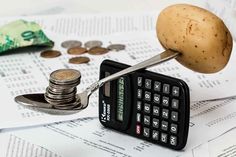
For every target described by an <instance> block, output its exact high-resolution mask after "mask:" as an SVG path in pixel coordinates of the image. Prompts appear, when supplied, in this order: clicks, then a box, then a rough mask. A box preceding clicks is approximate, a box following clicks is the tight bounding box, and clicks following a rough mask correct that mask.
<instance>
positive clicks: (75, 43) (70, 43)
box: [61, 40, 82, 49]
mask: <svg viewBox="0 0 236 157" xmlns="http://www.w3.org/2000/svg"><path fill="white" fill-rule="evenodd" d="M81 45H82V42H81V41H78V40H66V41H64V42H62V43H61V47H63V48H67V49H69V48H72V47H80V46H81Z"/></svg>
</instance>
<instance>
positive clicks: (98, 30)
mask: <svg viewBox="0 0 236 157" xmlns="http://www.w3.org/2000/svg"><path fill="white" fill-rule="evenodd" d="M157 15H158V12H148V13H146V12H145V13H144V12H133V13H110V14H103V13H98V14H68V15H47V16H30V17H27V16H26V17H24V16H20V17H7V18H1V19H0V25H3V24H5V23H7V22H10V21H13V20H16V19H25V20H30V21H35V22H37V23H39V24H40V25H41V26H42V28H43V29H45V30H48V31H51V32H54V33H58V34H60V35H74V36H78V37H79V38H81V37H91V36H102V35H111V34H114V33H121V32H142V31H153V30H155V28H156V18H157Z"/></svg>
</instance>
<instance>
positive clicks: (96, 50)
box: [88, 47, 109, 55]
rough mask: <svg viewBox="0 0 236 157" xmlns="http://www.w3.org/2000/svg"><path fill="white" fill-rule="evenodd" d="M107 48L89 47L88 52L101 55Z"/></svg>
mask: <svg viewBox="0 0 236 157" xmlns="http://www.w3.org/2000/svg"><path fill="white" fill-rule="evenodd" d="M108 51H109V50H108V49H107V48H104V47H94V48H91V49H89V51H88V53H89V54H91V55H102V54H105V53H107V52H108Z"/></svg>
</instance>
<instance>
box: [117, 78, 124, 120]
mask: <svg viewBox="0 0 236 157" xmlns="http://www.w3.org/2000/svg"><path fill="white" fill-rule="evenodd" d="M124 92H125V79H124V77H120V78H119V79H118V80H117V109H116V118H117V120H118V121H123V116H124V95H125V93H124Z"/></svg>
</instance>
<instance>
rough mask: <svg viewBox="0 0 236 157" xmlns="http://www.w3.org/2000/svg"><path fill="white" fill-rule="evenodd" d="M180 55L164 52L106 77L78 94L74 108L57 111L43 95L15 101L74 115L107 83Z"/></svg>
mask: <svg viewBox="0 0 236 157" xmlns="http://www.w3.org/2000/svg"><path fill="white" fill-rule="evenodd" d="M178 55H180V53H179V52H176V51H172V50H166V51H164V52H162V53H161V54H158V55H156V56H154V57H152V58H150V59H147V60H145V61H143V62H140V63H138V64H136V65H134V66H131V67H129V68H126V69H124V70H122V71H119V72H117V73H115V74H112V75H110V76H108V77H105V78H103V79H101V80H98V81H97V82H95V83H93V84H92V85H90V86H89V87H88V88H86V89H85V90H84V91H83V92H82V93H79V94H77V96H76V101H75V102H74V103H75V104H73V105H72V104H68V106H71V105H72V106H74V107H73V108H68V109H56V108H54V107H53V105H51V104H49V103H48V102H46V101H45V99H44V96H43V94H42V93H38V94H25V95H20V96H17V97H15V101H16V102H17V103H19V104H21V105H23V106H26V107H29V108H31V109H34V110H39V111H42V112H47V113H50V114H60V115H64V114H73V113H77V112H79V111H81V110H83V109H85V108H86V107H87V106H88V103H89V97H90V95H91V94H92V93H93V92H94V91H96V90H97V89H98V88H100V87H101V86H102V85H104V84H105V83H106V82H109V81H112V80H115V79H117V78H119V77H120V76H122V75H125V74H129V73H132V72H134V71H137V70H140V69H145V68H148V67H151V66H154V65H157V64H160V63H162V62H165V61H168V60H170V59H172V58H175V57H177V56H178Z"/></svg>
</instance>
